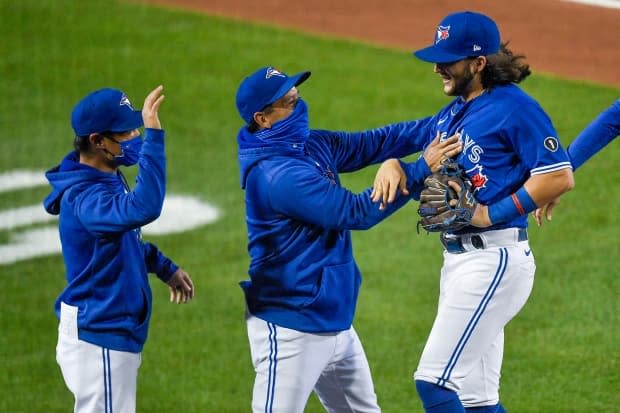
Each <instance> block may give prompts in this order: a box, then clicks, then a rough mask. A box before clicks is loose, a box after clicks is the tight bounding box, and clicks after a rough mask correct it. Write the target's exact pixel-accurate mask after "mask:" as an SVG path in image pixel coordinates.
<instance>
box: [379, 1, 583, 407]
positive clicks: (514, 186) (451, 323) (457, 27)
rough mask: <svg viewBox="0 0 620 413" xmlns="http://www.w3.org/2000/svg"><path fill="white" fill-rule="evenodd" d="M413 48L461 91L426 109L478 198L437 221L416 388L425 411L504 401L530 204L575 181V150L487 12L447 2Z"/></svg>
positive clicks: (526, 260) (527, 287)
mask: <svg viewBox="0 0 620 413" xmlns="http://www.w3.org/2000/svg"><path fill="white" fill-rule="evenodd" d="M414 54H415V56H417V57H418V58H419V59H421V60H424V61H427V62H431V63H434V64H435V66H434V71H435V73H437V74H438V75H439V76H440V78H441V81H442V85H443V91H444V93H445V94H446V95H448V96H454V97H455V99H454V100H453V101H452V102H451V103H450V104H448V105H447V106H446V107H445V108H443V109H442V110H441V111H440V112H439V113H438V114H436V115H435V116H433V117H431V118H430V121H429V122H427V121H426V120H424V123H425V124H428V131H427V137H428V139H429V140H430V138H431V137H432V136H435V134H436V133H439V134H440V135H441V136H449V135H452V134H454V133H455V132H459V133H460V134H461V139H462V140H463V143H464V149H463V152H462V153H461V154H459V155H458V156H457V157H456V158H455V160H456V161H457V162H458V165H459V166H460V167H461V168H462V169H463V170H464V172H465V174H466V176H467V177H468V178H469V180H470V181H471V184H472V190H473V194H474V197H475V199H476V200H477V202H478V205H477V207H476V208H475V212H474V214H473V217H472V218H471V221H470V222H471V225H469V226H466V227H465V228H463V229H460V230H456V231H444V232H442V233H441V236H440V239H441V242H442V244H443V246H444V248H445V251H444V263H443V267H442V269H441V280H440V297H439V305H438V310H437V316H436V318H435V321H434V324H433V327H432V329H431V332H430V335H429V337H428V340H427V342H426V346H425V348H424V351H423V353H422V355H421V358H420V361H419V364H418V367H417V370H416V372H415V374H414V378H415V383H416V388H417V391H418V394H419V396H420V399H421V401H422V404H423V406H424V409H425V411H426V412H429V413H431V412H432V413H455V412H460V413H462V412H468V413H472V412H477V413H481V412H483V413H497V412H505V409H504V408H503V406H502V405H501V404H500V401H499V379H500V369H501V363H502V352H503V341H504V326H505V325H506V324H507V323H508V322H509V321H510V320H511V319H512V318H513V317H514V316H515V315H516V314H517V313H518V312H519V311H520V309H521V308H522V307H523V305H524V304H525V302H526V301H527V299H528V297H529V295H530V292H531V289H532V285H533V281H534V272H535V268H536V266H535V263H534V254H533V253H532V250H531V249H530V247H529V245H528V234H527V217H528V213H529V212H532V211H534V210H535V209H536V208H537V206H542V205H545V204H547V203H548V202H550V201H551V200H553V199H555V198H557V197H558V196H560V195H561V194H563V193H564V192H566V191H568V190H570V189H571V188H572V187H573V185H574V183H573V176H572V170H571V162H570V160H569V158H568V156H567V154H566V152H565V151H564V149H563V148H562V146H561V144H560V141H559V139H558V137H557V133H556V131H555V129H554V127H553V125H552V123H551V120H550V119H549V117H548V116H547V115H546V114H545V112H544V111H543V109H542V108H541V107H540V105H539V104H538V103H537V102H536V101H535V100H534V99H532V98H531V97H530V96H528V95H527V94H526V93H525V92H523V91H522V90H521V89H520V88H519V87H518V86H517V85H516V83H519V82H520V81H522V80H523V79H524V78H526V77H527V76H528V75H529V74H530V71H529V67H528V65H527V64H525V63H524V62H523V56H518V55H514V54H513V53H512V52H511V51H510V50H509V49H508V48H507V47H506V44H502V43H501V42H500V34H499V30H498V28H497V25H496V24H495V22H494V21H493V20H492V19H491V18H489V17H488V16H485V15H483V14H479V13H474V12H469V11H466V12H458V13H453V14H450V15H448V16H446V17H445V18H444V19H443V20H442V21H441V22H440V23H439V25H438V26H437V30H436V31H435V36H434V39H433V44H432V45H431V46H429V47H426V48H424V49H421V50H418V51H416V52H415V53H414ZM409 169H410V168H408V167H407V166H405V168H404V171H403V172H405V173H407V176H410V173H409V172H408V170H409ZM408 179H409V178H408ZM381 190H382V189H379V192H380V191H381Z"/></svg>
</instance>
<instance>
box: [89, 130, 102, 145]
mask: <svg viewBox="0 0 620 413" xmlns="http://www.w3.org/2000/svg"><path fill="white" fill-rule="evenodd" d="M88 140H89V141H90V144H91V145H92V146H94V147H102V146H103V136H101V135H100V134H98V133H91V134H90V135H88Z"/></svg>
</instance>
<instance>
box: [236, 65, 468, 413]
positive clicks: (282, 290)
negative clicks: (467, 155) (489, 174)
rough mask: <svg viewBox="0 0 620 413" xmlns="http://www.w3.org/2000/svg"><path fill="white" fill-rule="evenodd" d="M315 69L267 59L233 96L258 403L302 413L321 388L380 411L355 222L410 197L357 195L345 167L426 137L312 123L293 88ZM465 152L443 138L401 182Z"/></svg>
mask: <svg viewBox="0 0 620 413" xmlns="http://www.w3.org/2000/svg"><path fill="white" fill-rule="evenodd" d="M309 76H310V72H302V73H298V74H296V75H294V76H287V75H286V74H285V73H283V72H281V71H279V70H277V69H275V68H273V67H264V68H261V69H258V70H257V71H255V72H254V73H252V74H251V75H250V76H248V77H246V78H245V79H244V80H243V81H242V82H241V84H240V86H239V89H238V91H237V95H236V103H237V109H238V111H239V114H240V116H241V118H242V119H243V121H244V122H245V125H244V126H243V127H242V128H241V129H240V131H239V134H238V136H237V141H238V146H239V149H238V159H239V164H240V168H241V187H242V188H243V189H244V190H245V206H246V224H247V229H248V252H249V255H250V267H249V276H250V279H249V280H246V281H243V282H241V287H242V289H243V291H244V293H245V299H246V305H247V311H248V312H247V320H246V322H247V331H248V339H249V343H250V352H251V358H252V363H253V365H254V369H255V371H256V378H255V381H254V390H253V396H252V410H253V411H254V412H255V413H258V412H269V413H271V412H274V413H275V412H280V413H301V412H303V410H304V406H305V405H306V402H307V400H308V397H309V396H310V393H311V392H312V391H313V390H314V391H315V392H316V394H317V395H318V397H319V399H320V401H321V403H322V404H323V405H324V406H325V408H326V409H327V411H329V412H343V413H344V412H379V411H380V410H379V406H378V404H377V397H376V395H375V391H374V386H373V383H372V379H371V374H370V369H369V366H368V362H367V360H366V356H365V354H364V350H363V348H362V344H361V342H360V339H359V338H358V336H357V334H356V332H355V329H354V328H353V326H352V321H353V316H354V313H355V306H356V302H357V295H358V291H359V288H360V284H361V274H360V271H359V269H358V267H357V265H356V263H355V260H354V258H353V255H352V246H351V234H350V230H353V229H358V230H361V229H368V228H370V227H372V226H373V225H375V224H377V223H379V222H380V221H382V220H383V219H385V218H387V217H388V216H389V215H390V214H392V213H393V212H394V211H396V210H397V209H398V208H400V207H402V206H403V205H404V204H405V203H406V202H407V201H408V197H407V196H401V197H399V199H397V200H395V201H394V202H393V203H391V204H389V205H386V206H384V208H382V207H381V203H379V202H377V203H374V202H373V201H372V199H371V189H368V190H366V191H364V192H362V193H359V194H354V193H352V192H350V191H348V190H347V189H345V188H343V187H342V186H341V185H340V178H339V175H338V174H339V173H340V172H351V171H355V170H358V169H360V168H363V167H365V166H367V165H370V164H374V163H378V162H381V161H383V160H385V159H388V158H393V157H399V156H405V155H406V154H410V153H413V152H418V151H419V150H420V149H421V148H422V143H424V144H425V143H426V142H425V137H422V136H417V135H416V133H417V132H416V131H417V130H418V129H419V128H421V127H422V126H421V125H419V122H416V121H414V122H404V123H397V124H393V125H388V126H385V127H382V128H378V129H374V130H370V131H366V132H357V133H347V132H332V131H326V130H313V129H310V128H309V121H308V108H307V105H306V103H305V102H304V101H303V100H302V99H301V98H300V97H299V93H298V90H297V87H298V86H299V85H300V84H302V83H303V82H304V81H306V80H307V79H308V77H309ZM423 141H424V142H423ZM460 150H461V145H460V144H459V143H458V140H457V138H455V137H452V138H450V139H447V140H446V141H445V142H443V143H440V142H439V139H438V138H437V139H435V140H434V141H433V142H432V143H431V145H430V146H428V148H427V149H426V151H425V152H424V155H423V157H422V158H420V159H419V160H418V161H417V162H415V163H413V164H412V167H411V169H412V176H411V180H410V181H409V182H410V183H411V185H410V187H408V188H406V187H400V188H399V191H400V192H402V193H404V194H407V193H408V192H409V191H414V187H416V186H418V187H420V186H421V184H422V182H423V180H424V178H425V177H426V176H427V175H429V174H430V173H431V171H434V170H437V169H438V168H439V167H440V166H441V160H442V157H443V155H444V153H446V152H447V153H448V154H449V155H450V156H453V155H455V154H457V153H458V152H459V151H460ZM418 190H419V189H418Z"/></svg>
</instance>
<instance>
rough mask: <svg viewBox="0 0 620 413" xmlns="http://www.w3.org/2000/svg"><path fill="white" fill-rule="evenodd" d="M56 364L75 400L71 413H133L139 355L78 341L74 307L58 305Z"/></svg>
mask: <svg viewBox="0 0 620 413" xmlns="http://www.w3.org/2000/svg"><path fill="white" fill-rule="evenodd" d="M60 312H61V317H60V324H59V326H58V344H57V346H56V361H57V362H58V365H59V366H60V370H61V371H62V376H63V378H64V380H65V384H66V385H67V387H68V388H69V390H70V391H71V393H73V396H74V398H75V405H74V412H75V413H135V411H136V384H137V378H138V368H139V367H140V363H141V359H140V353H130V352H125V351H115V350H110V349H107V348H104V347H100V346H97V345H94V344H91V343H87V342H85V341H82V340H79V339H78V336H77V307H73V306H69V305H66V304H65V303H61V310H60Z"/></svg>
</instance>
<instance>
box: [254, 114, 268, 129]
mask: <svg viewBox="0 0 620 413" xmlns="http://www.w3.org/2000/svg"><path fill="white" fill-rule="evenodd" d="M254 122H256V124H257V125H258V126H260V128H261V129H269V128H271V121H270V120H269V118H268V117H267V116H265V112H254Z"/></svg>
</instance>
